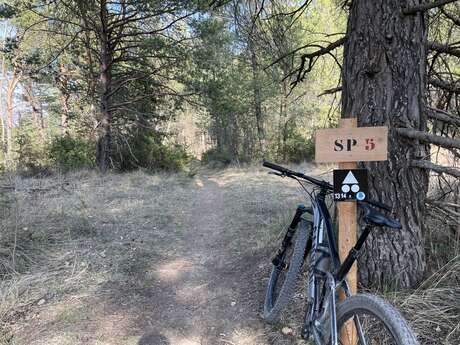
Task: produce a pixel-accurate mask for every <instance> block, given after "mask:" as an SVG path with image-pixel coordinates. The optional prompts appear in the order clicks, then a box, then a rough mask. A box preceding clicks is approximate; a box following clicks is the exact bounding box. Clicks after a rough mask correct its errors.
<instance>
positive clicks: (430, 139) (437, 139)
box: [395, 128, 460, 149]
mask: <svg viewBox="0 0 460 345" xmlns="http://www.w3.org/2000/svg"><path fill="white" fill-rule="evenodd" d="M395 131H396V132H397V133H398V134H399V135H402V136H404V137H406V138H410V139H416V140H420V141H422V142H425V143H430V144H434V145H437V146H441V147H445V148H448V149H452V148H455V149H460V140H457V139H452V138H446V137H441V136H439V135H434V134H430V133H427V132H422V131H417V130H415V129H410V128H395Z"/></svg>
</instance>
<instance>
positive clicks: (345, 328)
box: [263, 162, 419, 345]
mask: <svg viewBox="0 0 460 345" xmlns="http://www.w3.org/2000/svg"><path fill="white" fill-rule="evenodd" d="M263 165H264V166H265V167H267V168H270V169H273V170H275V171H272V172H270V173H271V174H275V175H278V176H280V177H290V178H293V179H295V180H297V182H299V183H300V185H301V186H302V188H303V189H304V191H305V192H306V193H307V194H308V195H309V197H310V199H311V207H306V206H304V205H303V204H301V205H299V206H298V207H297V210H296V212H295V215H294V217H293V219H292V221H291V223H290V225H289V226H288V228H287V231H286V233H285V235H284V238H283V240H282V243H281V246H280V248H279V249H278V251H277V252H276V255H275V257H274V258H273V260H272V264H273V267H272V271H271V274H270V278H269V281H268V285H267V291H266V295H265V303H264V318H265V320H266V321H267V322H269V323H274V322H276V321H277V320H278V318H279V316H280V314H281V311H282V310H283V308H284V307H285V306H286V305H287V303H288V301H289V299H290V297H291V296H292V294H293V292H294V288H295V283H296V280H297V277H298V276H299V273H300V271H301V268H302V266H303V264H304V262H305V261H306V259H307V257H308V256H309V257H310V259H309V267H308V271H307V284H306V287H307V289H306V290H307V293H306V295H307V298H306V300H307V308H306V312H305V316H304V319H303V325H302V330H301V336H302V338H304V339H307V340H311V341H314V343H315V344H316V345H325V344H327V345H338V344H341V345H345V344H347V345H348V344H353V345H355V344H357V345H376V344H381V345H390V344H391V345H419V343H418V341H417V339H416V337H415V335H414V333H413V332H412V330H411V329H410V328H409V326H408V324H407V322H406V321H405V320H404V318H403V316H402V315H401V314H400V313H399V312H398V311H397V310H396V309H395V308H394V307H393V306H391V305H390V304H389V303H388V302H386V301H385V300H383V299H382V298H380V297H377V296H374V295H371V294H365V293H359V294H356V295H353V296H352V295H351V292H350V288H349V286H348V283H347V280H346V276H347V274H348V272H349V271H350V269H351V267H352V265H353V264H354V263H355V261H356V260H357V258H358V257H359V254H360V251H361V249H362V246H363V244H364V243H365V241H366V239H367V237H368V235H369V234H370V232H371V231H373V229H375V227H385V229H384V231H392V230H390V229H401V224H400V223H399V222H398V221H397V220H394V219H392V218H390V217H387V216H386V215H384V214H383V213H381V212H379V211H377V210H376V208H378V209H382V210H384V211H387V212H391V208H390V207H389V206H387V205H384V204H382V203H380V202H375V201H362V202H358V205H359V207H360V209H362V210H363V211H364V216H363V219H364V222H365V223H366V226H365V227H364V229H363V231H362V232H361V234H360V236H359V238H358V240H357V242H356V244H355V245H354V247H353V248H352V249H351V250H350V252H349V253H348V255H347V257H346V258H345V260H344V261H343V262H342V263H341V262H340V259H339V255H338V253H337V246H336V240H335V236H334V230H333V224H332V220H331V216H330V213H329V211H328V208H327V206H326V201H325V200H326V196H327V195H328V194H329V193H331V192H332V190H333V186H332V185H331V184H329V183H328V182H326V181H322V180H318V179H316V178H313V177H311V176H307V175H305V174H302V173H300V172H296V171H292V170H289V169H287V168H284V167H282V166H279V165H276V164H273V163H270V162H264V163H263ZM306 183H309V184H311V185H313V189H311V190H308V189H307V187H306V185H305V184H306ZM306 214H310V216H309V218H310V219H311V220H308V219H307V217H305V216H306ZM340 289H341V290H342V291H343V293H344V296H345V299H344V300H343V301H341V302H339V303H338V302H337V294H338V291H339V290H340Z"/></svg>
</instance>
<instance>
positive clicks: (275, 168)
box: [262, 161, 291, 173]
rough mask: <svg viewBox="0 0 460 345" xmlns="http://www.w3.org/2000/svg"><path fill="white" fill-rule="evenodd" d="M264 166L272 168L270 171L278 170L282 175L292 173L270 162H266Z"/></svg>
mask: <svg viewBox="0 0 460 345" xmlns="http://www.w3.org/2000/svg"><path fill="white" fill-rule="evenodd" d="M262 165H263V166H264V167H266V168H270V169H273V170H277V171H279V172H282V173H289V172H291V171H290V170H289V169H286V168H283V167H282V166H280V165H276V164H273V163H270V162H267V161H264V162H263V164H262Z"/></svg>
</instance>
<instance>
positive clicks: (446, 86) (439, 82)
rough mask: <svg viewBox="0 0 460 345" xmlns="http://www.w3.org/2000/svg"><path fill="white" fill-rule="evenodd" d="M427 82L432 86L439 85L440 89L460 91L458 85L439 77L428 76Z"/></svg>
mask: <svg viewBox="0 0 460 345" xmlns="http://www.w3.org/2000/svg"><path fill="white" fill-rule="evenodd" d="M428 82H429V83H430V84H431V85H433V86H436V87H439V88H440V89H443V90H446V91H450V92H453V93H460V86H457V85H456V83H448V82H445V81H444V80H441V79H439V78H437V79H435V78H430V79H429V80H428Z"/></svg>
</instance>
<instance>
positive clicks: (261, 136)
mask: <svg viewBox="0 0 460 345" xmlns="http://www.w3.org/2000/svg"><path fill="white" fill-rule="evenodd" d="M249 53H250V55H251V68H252V88H253V97H254V100H253V103H254V114H255V116H256V124H257V138H258V140H259V149H260V151H261V152H262V154H263V153H264V151H265V131H264V123H263V121H264V119H263V114H262V97H261V91H260V73H259V66H258V63H257V55H256V51H255V47H254V42H253V38H249Z"/></svg>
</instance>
